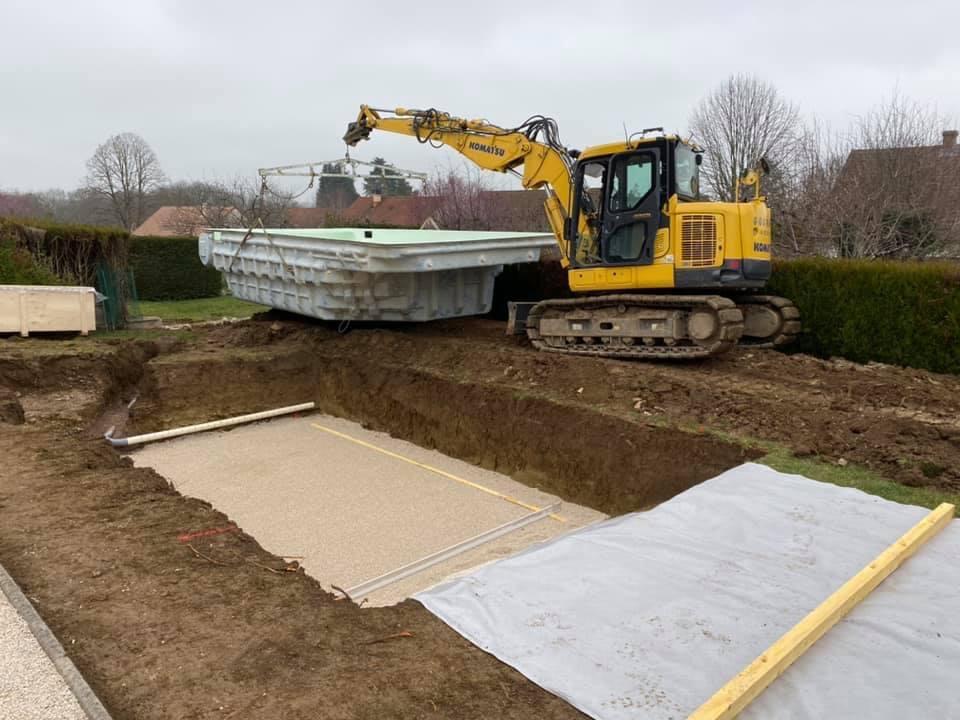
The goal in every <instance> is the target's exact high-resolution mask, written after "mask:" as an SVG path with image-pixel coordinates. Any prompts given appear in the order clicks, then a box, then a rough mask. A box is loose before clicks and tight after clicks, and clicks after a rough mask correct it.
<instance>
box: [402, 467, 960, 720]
mask: <svg viewBox="0 0 960 720" xmlns="http://www.w3.org/2000/svg"><path fill="white" fill-rule="evenodd" d="M927 512H929V511H928V510H926V509H925V508H919V507H914V506H908V505H899V504H896V503H892V502H889V501H886V500H883V499H881V498H877V497H874V496H871V495H867V494H865V493H862V492H860V491H858V490H851V489H848V488H840V487H837V486H834V485H828V484H825V483H820V482H815V481H813V480H809V479H807V478H803V477H800V476H798V475H785V474H782V473H778V472H776V471H774V470H771V469H770V468H768V467H765V466H762V465H756V464H753V463H750V464H746V465H741V466H740V467H737V468H734V469H733V470H730V471H728V472H726V473H724V474H722V475H720V476H719V477H716V478H713V479H712V480H708V481H707V482H704V483H702V484H701V485H698V486H696V487H694V488H691V489H690V490H688V491H686V492H684V493H682V494H681V495H678V496H677V497H675V498H673V499H672V500H670V501H669V502H667V503H664V504H663V505H660V506H659V507H657V508H655V509H653V510H651V511H649V512H646V513H636V514H632V515H626V516H623V517H620V518H616V519H613V520H609V521H606V522H603V523H599V524H596V525H592V526H590V527H587V528H584V529H582V530H579V531H576V532H573V533H571V534H569V535H566V536H563V537H561V538H558V539H556V540H553V541H550V542H548V543H544V544H542V545H537V546H534V547H532V548H530V549H528V550H526V551H525V552H522V553H520V554H518V555H515V556H513V557H511V558H508V559H506V560H502V561H499V562H496V563H492V564H490V565H486V566H484V567H482V568H480V569H478V570H476V571H475V572H473V573H471V574H469V575H466V576H463V577H460V578H458V579H455V580H453V581H450V582H447V583H444V584H442V585H438V586H436V587H434V588H432V589H430V590H427V591H424V592H422V593H420V594H418V595H416V599H417V600H419V601H420V602H421V603H423V604H424V605H425V606H426V607H427V608H428V609H429V610H430V611H431V612H433V613H434V614H436V615H437V616H438V617H440V618H441V619H442V620H443V621H444V622H446V623H447V624H448V625H450V626H451V627H452V628H453V629H454V630H456V631H457V632H459V633H460V634H461V635H463V636H464V637H466V638H467V639H468V640H470V641H471V642H473V643H474V644H476V645H477V646H479V647H480V648H482V649H483V650H486V651H487V652H490V653H492V654H493V655H495V656H496V657H498V658H500V659H501V660H502V661H504V662H506V663H508V664H509V665H512V666H513V667H514V668H516V669H517V670H519V671H520V672H521V673H523V674H524V675H526V676H527V677H528V678H530V679H531V680H532V681H534V682H535V683H537V684H538V685H540V686H542V687H544V688H546V689H547V690H549V691H551V692H553V693H555V694H557V695H559V696H561V697H563V698H565V699H566V700H567V701H569V702H570V703H571V704H573V705H575V706H576V707H578V708H580V709H581V710H582V711H584V712H585V713H587V714H589V715H591V716H593V717H595V718H603V719H604V720H613V719H619V718H644V719H647V718H650V719H657V718H663V719H667V718H674V719H679V718H685V717H687V716H688V715H689V714H690V713H691V712H692V711H693V710H695V709H696V708H697V707H699V705H700V704H701V703H702V702H703V701H705V700H706V699H707V698H708V697H710V696H711V695H712V694H713V693H714V692H715V691H716V690H717V689H719V688H720V687H721V686H722V685H724V684H725V683H726V681H727V680H729V679H730V678H731V677H733V676H734V675H735V674H736V673H737V672H739V671H740V670H741V669H743V668H744V667H745V666H746V665H747V664H749V663H750V662H751V661H752V660H753V659H754V658H755V657H756V656H757V655H759V654H760V653H761V652H762V651H763V650H764V649H766V648H767V647H768V646H769V645H770V644H771V643H773V642H774V641H776V640H777V639H778V638H779V637H780V636H781V635H782V634H783V633H784V632H786V631H787V630H789V629H790V628H791V627H792V626H793V625H794V624H796V623H797V622H798V621H799V620H801V619H802V618H803V617H804V616H805V615H806V614H807V613H808V612H809V611H810V610H812V609H813V608H815V607H816V606H817V605H819V604H820V602H822V601H823V600H824V599H825V598H826V597H828V596H829V595H830V594H831V593H832V592H833V591H834V590H836V589H837V588H838V587H840V585H842V584H843V583H844V582H845V581H846V580H847V579H849V578H850V577H851V576H852V575H854V574H855V573H857V572H858V571H859V570H860V569H862V568H863V567H864V566H865V565H866V564H867V563H869V562H870V561H871V560H872V559H873V558H874V557H876V556H877V555H878V554H879V553H880V552H882V551H883V550H884V549H886V548H887V547H888V546H889V545H890V544H892V543H893V542H894V541H895V540H897V539H898V538H899V537H900V535H902V534H903V533H904V532H906V531H907V530H908V529H909V528H911V527H912V526H913V525H914V524H916V523H917V521H919V520H920V519H921V518H922V517H924V516H925V515H926V514H927ZM958 681H960V523H958V522H956V521H955V522H954V523H952V524H951V525H950V526H949V527H948V528H946V529H945V530H943V531H942V532H941V533H940V535H938V536H937V537H935V538H934V539H933V540H931V541H930V542H929V543H928V544H927V545H926V546H924V547H923V548H922V549H921V550H920V552H919V553H918V554H917V555H916V556H914V557H913V558H912V559H911V560H909V561H908V562H907V563H906V564H904V565H903V566H902V567H901V568H900V569H899V570H897V571H896V572H895V573H894V574H893V575H892V576H891V577H890V578H888V579H887V580H886V581H885V582H884V583H883V584H882V585H881V586H880V587H879V588H877V589H876V590H875V591H874V592H873V593H872V595H871V596H870V597H868V598H867V599H866V600H865V601H864V602H863V603H861V604H860V605H859V606H858V607H857V608H855V609H854V611H853V612H852V613H851V614H850V615H849V616H848V617H847V618H846V619H845V620H843V621H841V622H840V623H838V624H837V625H836V626H835V627H834V628H833V629H832V630H831V631H830V632H829V633H828V634H827V635H826V636H825V637H824V638H822V639H821V640H820V641H819V642H818V643H817V644H816V645H814V646H813V648H811V649H810V650H809V651H808V652H807V653H806V654H805V655H804V656H803V657H802V658H801V659H800V660H798V661H797V662H796V663H795V664H794V665H793V666H792V667H791V668H790V669H789V670H787V672H786V673H785V674H784V675H783V676H782V677H781V678H779V679H778V680H776V681H775V682H774V684H773V685H771V686H770V688H768V689H767V691H766V692H765V693H763V694H762V695H761V696H760V698H758V699H757V700H756V701H755V702H754V703H753V704H752V705H751V706H750V707H749V708H748V709H747V710H746V711H745V712H744V713H743V714H742V715H741V717H743V718H752V719H759V718H764V719H771V718H773V719H778V718H809V719H811V720H812V719H814V718H816V719H817V720H820V719H821V718H871V719H876V718H898V719H900V718H921V717H939V718H960V704H958V700H957V696H956V687H957V683H958Z"/></svg>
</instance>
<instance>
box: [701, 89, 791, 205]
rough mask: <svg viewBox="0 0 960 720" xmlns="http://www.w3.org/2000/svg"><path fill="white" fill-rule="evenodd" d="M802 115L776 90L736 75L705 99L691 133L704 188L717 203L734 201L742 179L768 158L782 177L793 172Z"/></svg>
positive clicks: (772, 179)
mask: <svg viewBox="0 0 960 720" xmlns="http://www.w3.org/2000/svg"><path fill="white" fill-rule="evenodd" d="M798 128H799V115H798V112H797V108H796V106H795V105H793V104H792V103H789V102H787V101H786V100H784V99H783V98H782V97H781V96H780V94H779V93H778V92H777V90H776V88H774V87H773V85H770V84H769V83H765V82H763V81H761V80H759V79H757V78H755V77H752V76H749V75H731V76H730V77H729V78H727V80H725V81H724V82H723V83H722V84H721V85H720V86H719V87H718V88H717V89H716V90H714V91H713V92H712V93H710V95H708V96H707V97H705V98H704V99H703V100H702V101H701V102H700V104H699V105H698V106H697V108H696V110H694V112H693V115H692V116H691V117H690V133H691V135H692V137H693V139H694V140H695V141H696V142H697V143H699V144H700V145H701V146H703V148H704V150H705V162H704V166H703V169H702V170H701V178H702V182H703V184H704V186H705V187H706V189H707V190H708V192H709V193H710V195H712V196H713V197H715V198H718V199H720V200H726V201H729V200H732V199H733V196H734V192H735V188H736V183H737V178H739V177H740V175H741V173H743V171H744V170H746V169H749V168H751V167H753V166H755V165H756V163H757V161H758V160H759V159H760V158H761V157H763V158H766V159H767V161H768V162H769V163H770V164H771V166H772V167H773V168H774V173H775V175H774V177H773V178H771V179H769V180H768V187H775V185H774V186H771V185H770V184H769V183H770V182H771V181H772V182H773V183H774V184H775V183H777V182H778V180H779V178H778V177H776V174H777V173H783V172H785V170H786V169H787V168H789V167H790V165H791V163H792V160H793V157H792V156H793V153H794V150H795V146H796V139H797V130H798Z"/></svg>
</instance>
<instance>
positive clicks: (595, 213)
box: [572, 148, 660, 265]
mask: <svg viewBox="0 0 960 720" xmlns="http://www.w3.org/2000/svg"><path fill="white" fill-rule="evenodd" d="M659 161H660V153H659V150H658V149H654V148H651V149H648V150H643V151H640V152H629V153H622V154H618V155H612V156H607V157H603V158H597V159H595V160H593V159H591V160H588V161H585V162H583V163H582V164H581V165H580V167H579V168H578V171H577V173H576V196H575V199H576V202H575V203H574V204H575V209H574V215H575V218H576V222H575V223H573V224H572V227H573V228H577V229H578V233H577V243H576V256H575V262H576V263H577V264H579V265H596V264H603V265H621V264H636V265H649V264H650V263H652V262H653V239H654V237H655V236H656V232H657V227H658V225H659V220H660V184H659V178H660V171H659V170H660V162H659ZM598 186H599V187H598Z"/></svg>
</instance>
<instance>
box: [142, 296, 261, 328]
mask: <svg viewBox="0 0 960 720" xmlns="http://www.w3.org/2000/svg"><path fill="white" fill-rule="evenodd" d="M269 309H270V308H268V307H266V306H264V305H256V304H254V303H251V302H247V301H246V300H238V299H237V298H235V297H231V296H229V295H223V296H221V297H215V298H202V299H200V300H168V301H165V302H152V301H148V300H141V301H140V312H141V313H142V314H143V316H144V317H146V316H148V315H153V316H156V317H159V318H160V319H161V320H163V321H164V322H203V321H204V320H219V319H221V318H225V317H231V318H245V317H250V316H251V315H253V314H254V313H258V312H263V311H264V310H269Z"/></svg>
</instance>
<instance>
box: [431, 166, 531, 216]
mask: <svg viewBox="0 0 960 720" xmlns="http://www.w3.org/2000/svg"><path fill="white" fill-rule="evenodd" d="M483 172H484V171H482V170H479V169H477V168H474V167H471V166H464V167H462V168H461V169H459V170H455V169H454V168H453V167H450V168H448V169H447V170H446V171H442V172H438V173H437V174H435V175H434V176H433V177H431V178H430V179H429V180H427V181H426V182H425V183H424V188H423V197H422V199H421V202H423V203H425V210H426V211H428V212H429V213H430V215H431V217H432V218H433V219H434V220H435V221H436V222H437V224H438V225H439V226H440V227H442V228H447V229H450V230H503V231H508V230H512V231H519V232H525V231H538V232H546V231H548V230H549V224H548V223H547V220H546V215H545V213H544V210H543V201H544V200H545V199H546V195H545V193H543V192H542V191H537V190H513V191H509V190H508V191H498V190H495V189H494V188H493V187H492V186H491V185H490V183H489V182H488V181H487V179H486V177H485V176H484V175H483ZM424 214H425V213H424Z"/></svg>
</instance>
